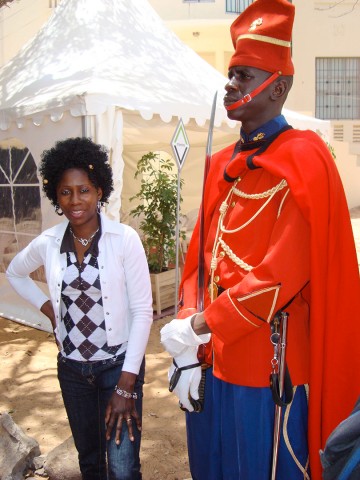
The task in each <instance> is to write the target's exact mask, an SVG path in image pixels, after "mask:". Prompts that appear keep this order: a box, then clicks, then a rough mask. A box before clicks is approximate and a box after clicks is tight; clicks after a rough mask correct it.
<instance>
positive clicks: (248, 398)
mask: <svg viewBox="0 0 360 480" xmlns="http://www.w3.org/2000/svg"><path fill="white" fill-rule="evenodd" d="M282 410H283V416H282V424H281V425H282V426H281V437H280V446H279V456H278V464H277V476H276V479H277V480H304V479H307V478H310V474H309V469H308V466H307V462H308V447H307V418H308V415H307V397H306V392H305V388H304V386H298V387H296V389H295V395H294V399H293V401H292V403H291V405H290V406H289V407H287V409H286V411H285V412H284V410H285V409H284V408H283V409H282ZM274 411H275V405H274V402H273V399H272V395H271V391H270V388H252V387H241V386H237V385H232V384H229V383H226V382H224V381H222V380H219V379H217V378H215V377H214V376H213V375H212V369H211V368H209V369H208V370H207V371H206V383H205V404H204V410H203V411H202V412H201V413H188V412H187V413H186V426H187V442H188V453H189V462H190V471H191V474H192V478H193V480H270V478H271V465H272V446H273V429H274ZM284 414H285V415H284ZM304 472H305V473H304ZM306 475H308V477H307V476H306Z"/></svg>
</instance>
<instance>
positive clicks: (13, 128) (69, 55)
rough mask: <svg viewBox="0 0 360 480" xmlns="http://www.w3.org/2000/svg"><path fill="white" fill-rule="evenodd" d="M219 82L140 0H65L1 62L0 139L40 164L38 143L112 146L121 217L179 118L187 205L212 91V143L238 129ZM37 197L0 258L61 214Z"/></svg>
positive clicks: (196, 194)
mask: <svg viewBox="0 0 360 480" xmlns="http://www.w3.org/2000/svg"><path fill="white" fill-rule="evenodd" d="M225 83H226V78H225V77H224V76H223V75H221V74H220V73H219V72H217V71H216V70H215V69H214V68H212V67H211V66H210V65H209V64H208V63H206V62H205V61H204V60H203V59H201V58H200V57H199V56H198V55H197V54H196V53H195V52H193V51H192V50H191V49H190V48H188V47H187V46H185V45H184V44H183V43H182V42H181V41H180V40H179V39H178V38H177V37H176V35H175V34H174V33H172V32H171V31H170V30H168V29H167V28H166V26H165V25H164V24H163V22H162V21H161V19H160V17H159V16H158V15H157V14H156V12H155V11H154V10H153V9H152V7H151V6H150V5H149V4H148V2H147V1H146V0H136V1H129V0H102V1H101V2H99V1H95V0H63V1H62V2H61V4H60V6H59V7H57V9H56V10H55V12H54V14H53V16H52V17H51V18H50V19H49V21H48V22H47V23H46V24H45V26H44V27H43V28H42V29H41V30H40V32H39V33H38V34H37V35H36V36H35V37H34V39H33V40H31V41H30V42H29V43H28V44H27V45H25V46H24V47H23V48H22V49H21V50H20V52H19V53H18V54H17V55H16V56H15V57H14V58H13V59H12V60H11V61H10V62H9V63H8V64H7V65H5V66H4V67H3V68H2V69H1V70H0V147H2V148H7V147H8V146H11V145H20V146H25V147H26V148H27V149H29V151H30V153H31V155H32V157H33V159H34V160H33V163H34V165H35V166H36V165H37V164H38V162H39V159H40V155H41V152H42V151H43V150H44V149H46V148H49V147H50V146H52V145H53V144H54V142H55V141H56V140H59V139H63V138H66V137H69V136H82V135H85V136H91V137H92V138H93V139H94V140H95V141H97V142H99V143H102V144H104V145H106V146H107V147H108V148H109V151H110V158H111V163H112V167H113V170H114V177H115V193H114V195H113V196H112V199H111V204H110V206H109V208H108V210H107V213H108V214H109V215H110V216H112V217H113V218H119V215H120V210H121V212H122V219H125V220H126V218H127V212H128V210H129V198H130V196H131V195H132V194H134V192H135V191H136V184H135V182H134V180H133V174H134V170H135V166H136V162H137V160H138V159H139V158H140V157H141V156H142V155H143V154H144V153H147V152H149V151H165V152H167V153H168V154H170V155H171V154H172V150H171V146H170V142H171V139H172V136H173V133H174V131H175V128H176V126H177V124H178V121H179V119H180V118H181V119H182V120H183V122H184V124H185V128H186V132H187V136H188V138H189V142H190V151H189V155H188V157H187V159H186V162H185V166H184V168H183V170H182V173H181V175H182V177H183V178H184V179H185V186H184V189H183V197H184V203H183V211H184V212H186V211H188V210H191V209H192V208H195V207H197V206H198V204H199V199H200V192H201V183H202V169H203V162H204V154H205V143H206V138H207V128H208V119H209V116H210V111H211V104H212V100H213V97H214V93H215V92H216V91H218V105H217V111H216V117H215V125H216V128H215V131H214V140H213V151H216V150H219V149H220V148H221V147H222V146H224V145H226V144H228V143H229V142H230V141H234V139H235V138H236V136H237V131H238V127H236V128H234V127H235V125H234V123H233V122H230V121H228V120H227V117H226V112H225V109H224V108H223V106H222V97H223V88H224V85H225ZM285 114H286V116H287V118H288V121H289V122H290V123H291V124H292V125H293V126H295V127H298V128H311V129H313V130H320V131H322V133H323V134H324V135H326V134H327V130H328V123H327V122H322V121H319V120H316V119H313V118H311V117H306V116H302V115H297V114H295V113H293V112H289V111H286V112H285ZM9 155H10V154H9ZM12 161H13V160H12V159H11V158H10V156H9V158H8V159H6V162H7V163H8V164H11V162H12ZM5 170H6V169H5ZM5 170H4V169H3V171H1V164H0V187H1V184H3V186H4V187H10V191H11V199H10V200H11V203H12V204H16V202H14V191H15V189H14V188H13V187H14V185H13V184H15V178H10V176H11V175H10V173H6V171H5ZM10 170H11V169H10ZM35 170H36V168H35ZM2 177H3V178H2ZM19 178H20V177H19ZM33 185H34V188H36V189H37V190H39V188H38V185H36V184H33ZM5 189H6V188H5ZM15 193H16V192H15ZM18 196H19V197H20V198H22V197H21V195H20V194H18ZM1 198H2V197H1V195H0V199H1ZM15 200H16V199H15ZM18 201H19V200H18ZM39 202H40V219H39V221H38V226H37V227H36V228H35V229H33V231H32V230H31V228H29V230H27V231H25V230H24V222H20V221H19V218H18V219H15V216H16V215H15V214H14V221H13V222H12V223H13V226H12V227H8V226H6V227H4V226H2V224H0V234H1V235H2V238H3V239H5V240H4V241H3V243H4V245H3V247H1V245H0V263H1V261H2V256H3V253H4V252H5V250H6V248H8V244H9V242H10V241H11V240H12V239H13V240H14V239H15V241H16V242H17V243H18V245H20V241H19V239H20V237H21V235H22V236H23V237H24V235H25V236H26V235H27V236H28V237H29V236H31V235H36V234H37V233H38V231H39V230H40V229H43V228H46V227H48V226H50V225H52V224H54V223H55V222H57V221H58V217H57V216H56V215H55V214H54V213H53V212H52V209H51V208H50V205H49V202H48V201H47V200H46V199H45V200H44V199H43V198H41V199H40V198H39ZM15 208H16V205H15ZM0 216H1V215H0ZM1 221H2V219H0V222H1ZM7 221H9V219H7ZM10 223H11V220H10ZM0 313H1V304H0Z"/></svg>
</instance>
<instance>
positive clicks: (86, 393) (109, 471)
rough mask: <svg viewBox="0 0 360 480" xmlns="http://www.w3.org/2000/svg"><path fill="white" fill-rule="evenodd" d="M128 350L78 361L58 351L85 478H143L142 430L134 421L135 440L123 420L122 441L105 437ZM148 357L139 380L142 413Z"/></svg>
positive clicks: (137, 389) (62, 385)
mask: <svg viewBox="0 0 360 480" xmlns="http://www.w3.org/2000/svg"><path fill="white" fill-rule="evenodd" d="M124 358H125V353H123V354H121V355H119V356H118V357H113V358H111V359H109V360H103V361H97V362H78V361H74V360H69V359H66V358H65V357H63V356H62V355H61V354H59V355H58V379H59V382H60V388H61V392H62V396H63V399H64V405H65V409H66V413H67V415H68V418H69V423H70V428H71V432H72V435H73V438H74V442H75V446H76V449H77V451H78V454H79V465H80V470H81V473H82V478H83V480H141V478H142V476H141V473H140V455H139V453H140V441H141V432H139V431H138V429H137V428H136V424H135V422H133V434H134V437H135V440H134V442H131V441H130V440H129V437H128V429H127V427H126V425H125V422H124V424H123V428H122V433H121V443H120V445H116V444H115V440H114V438H115V428H114V430H113V434H112V438H111V439H110V440H109V441H108V442H107V441H106V440H105V432H106V428H105V410H106V407H107V404H108V401H109V399H110V397H111V395H112V394H113V392H114V386H115V385H116V383H117V381H118V379H119V377H120V374H121V370H122V366H123V363H124ZM144 374H145V361H143V364H142V366H141V369H140V373H139V375H138V377H137V380H136V384H135V392H136V393H137V394H138V399H137V400H136V409H137V412H138V414H139V415H140V418H141V416H142V395H143V394H142V387H143V384H144Z"/></svg>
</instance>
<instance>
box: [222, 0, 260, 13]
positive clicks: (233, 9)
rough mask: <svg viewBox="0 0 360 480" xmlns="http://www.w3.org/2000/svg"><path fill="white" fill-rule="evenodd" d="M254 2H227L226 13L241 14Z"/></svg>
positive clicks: (230, 0) (233, 0)
mask: <svg viewBox="0 0 360 480" xmlns="http://www.w3.org/2000/svg"><path fill="white" fill-rule="evenodd" d="M251 3H253V0H226V13H241V12H243V11H244V10H245V9H246V8H247V7H248V6H249V5H250V4H251Z"/></svg>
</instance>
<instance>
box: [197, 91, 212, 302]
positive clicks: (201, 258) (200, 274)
mask: <svg viewBox="0 0 360 480" xmlns="http://www.w3.org/2000/svg"><path fill="white" fill-rule="evenodd" d="M216 98H217V91H216V92H215V95H214V99H213V103H212V107H211V115H210V122H209V130H208V138H207V143H206V155H205V165H204V180H203V188H202V197H201V205H200V217H199V220H200V224H199V256H198V291H197V311H198V312H202V311H203V310H204V282H205V279H204V271H205V257H204V221H205V219H204V215H205V213H204V196H205V184H206V179H207V176H208V173H209V169H210V160H211V146H212V138H213V131H214V121H215V110H216Z"/></svg>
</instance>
